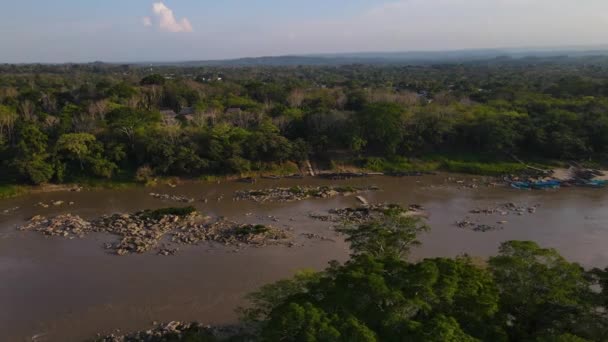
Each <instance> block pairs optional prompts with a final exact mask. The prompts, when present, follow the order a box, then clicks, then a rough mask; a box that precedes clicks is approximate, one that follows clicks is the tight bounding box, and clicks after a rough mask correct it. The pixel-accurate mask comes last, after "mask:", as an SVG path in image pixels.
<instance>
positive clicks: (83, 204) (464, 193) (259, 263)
mask: <svg viewBox="0 0 608 342" xmlns="http://www.w3.org/2000/svg"><path fill="white" fill-rule="evenodd" d="M448 177H450V178H456V179H461V180H466V182H467V183H471V182H473V178H471V177H466V176H455V175H451V176H448V175H435V176H424V177H406V178H391V177H370V178H361V179H352V180H345V181H329V180H321V179H312V178H310V179H304V180H295V179H289V180H287V179H285V180H262V181H260V182H258V183H257V184H243V183H237V182H222V183H221V184H215V183H189V184H183V185H179V186H177V187H176V188H170V187H168V186H159V187H156V188H133V189H126V190H98V191H82V192H53V193H39V194H33V195H28V196H25V197H20V198H16V199H11V200H3V201H0V341H7V342H10V341H83V340H86V339H87V338H91V337H94V336H95V335H96V334H97V333H110V332H112V331H113V329H120V330H121V331H123V332H125V331H133V330H141V329H147V328H149V327H151V325H152V322H154V321H157V322H166V321H172V320H184V321H201V322H205V323H209V324H230V323H234V322H235V321H236V319H237V315H236V313H235V308H237V307H238V306H239V305H242V304H244V296H245V295H246V294H247V293H249V292H251V291H253V290H255V289H257V288H258V287H259V286H261V285H263V284H267V283H270V282H273V281H276V280H278V279H281V278H285V277H289V276H291V275H293V274H294V273H295V272H296V271H298V270H302V269H319V270H320V269H323V268H324V267H325V266H326V265H327V262H328V261H330V260H340V261H343V260H345V259H346V258H347V257H348V246H347V245H346V244H345V243H344V242H343V241H342V240H341V239H340V237H339V236H337V235H336V234H335V233H334V232H333V231H332V230H331V229H330V226H331V223H327V222H320V221H316V220H313V219H311V218H310V217H309V213H311V212H314V213H324V212H326V211H327V210H329V209H331V208H342V207H352V206H355V205H357V200H356V198H355V197H354V196H349V197H337V198H331V199H310V200H305V201H300V202H289V203H255V202H252V201H239V202H235V201H233V200H232V196H233V194H234V191H236V190H242V189H250V188H268V187H277V186H293V185H336V184H339V185H376V186H379V187H380V188H381V189H382V190H381V191H378V192H371V193H366V194H364V196H365V197H366V198H367V199H368V200H369V201H370V202H372V203H373V202H395V203H400V204H404V205H408V204H420V205H422V206H424V208H425V209H426V211H427V212H428V214H429V218H428V223H429V225H430V226H431V227H432V230H431V231H430V232H429V233H426V234H424V235H423V236H421V241H422V242H423V245H422V246H421V247H419V248H417V249H416V250H415V251H414V253H413V255H412V257H413V258H418V259H419V258H424V257H436V256H456V255H460V254H463V253H468V254H470V255H473V256H479V257H487V256H490V255H493V254H495V253H496V251H497V248H498V246H499V244H500V243H501V242H502V241H506V240H533V241H536V242H538V243H539V244H541V245H542V246H545V247H553V248H556V249H557V250H558V251H559V252H561V253H562V254H563V255H564V256H565V257H567V258H569V259H570V260H573V261H577V262H579V263H581V264H583V265H584V266H586V267H595V266H601V267H605V266H608V248H606V246H607V245H608V211H606V210H605V208H606V205H607V204H608V190H601V189H599V190H598V189H583V188H565V189H561V190H557V191H555V190H549V191H519V190H514V189H510V188H506V187H486V186H480V187H478V188H475V189H471V188H465V187H463V186H461V185H459V184H458V183H456V182H455V181H454V179H448ZM150 192H157V193H169V194H178V195H185V196H188V197H193V198H196V199H202V198H207V199H208V202H207V203H204V202H203V201H197V202H196V203H195V206H196V207H197V208H198V209H199V210H200V211H201V212H203V213H205V214H209V215H212V216H226V217H228V218H230V219H232V220H235V221H239V222H247V223H262V224H272V225H275V226H279V227H283V226H289V227H291V228H292V229H293V231H294V235H295V236H296V242H297V246H296V247H292V248H290V247H287V246H268V247H261V248H251V247H249V248H244V249H241V250H239V251H235V249H234V247H223V246H220V245H217V244H202V245H198V246H187V247H180V251H179V253H178V254H177V255H176V256H171V257H165V256H157V255H155V253H154V252H150V253H148V254H143V255H128V256H123V257H118V256H115V255H111V254H109V253H108V251H106V250H104V249H103V247H102V245H103V243H104V242H108V241H113V240H114V239H115V237H112V236H110V235H105V234H94V235H88V236H86V237H85V238H83V239H73V240H69V239H64V238H58V237H52V238H51V237H44V236H42V235H40V234H38V233H35V232H22V231H18V230H17V229H16V228H17V227H18V226H19V225H21V224H22V223H23V222H25V220H27V219H29V218H30V217H32V216H33V215H36V214H42V215H47V216H52V215H56V214H60V213H67V212H70V213H73V214H77V215H80V216H82V217H84V218H87V219H91V218H95V217H97V216H100V215H103V214H110V213H116V212H124V213H128V212H133V211H137V210H141V209H154V208H161V207H167V206H178V205H182V204H179V203H175V202H169V201H162V200H159V199H155V198H153V197H151V196H149V195H148V194H149V193H150ZM221 196H223V199H221V200H219V201H218V198H219V197H221ZM56 200H61V201H65V203H68V202H70V201H73V202H74V204H73V205H67V204H66V205H62V206H50V207H49V208H42V207H40V206H37V205H36V204H37V203H39V202H44V203H49V202H51V201H56ZM507 202H512V203H515V204H516V205H525V206H533V205H536V204H540V207H539V208H538V209H537V211H536V213H535V214H527V213H526V214H524V215H521V216H518V215H514V214H510V215H507V216H500V215H499V214H493V215H472V214H469V211H470V210H472V209H475V208H490V207H496V206H497V205H500V204H503V203H507ZM14 207H19V209H17V210H15V211H12V212H9V213H3V211H4V210H5V209H9V208H14ZM269 216H271V217H274V218H275V219H276V220H278V222H275V221H273V220H272V219H271V218H269ZM467 216H468V217H470V218H471V219H473V220H477V221H479V222H480V223H487V224H493V225H496V222H498V221H503V220H504V221H508V222H507V223H506V224H504V229H502V230H497V231H489V232H485V233H481V232H473V231H469V230H463V229H460V228H458V227H456V226H455V224H454V223H455V222H456V221H458V220H462V219H464V218H465V217H467ZM301 233H314V234H319V235H322V236H324V237H328V238H331V239H334V240H335V241H320V240H309V239H307V238H306V237H303V236H301V235H300V234H301Z"/></svg>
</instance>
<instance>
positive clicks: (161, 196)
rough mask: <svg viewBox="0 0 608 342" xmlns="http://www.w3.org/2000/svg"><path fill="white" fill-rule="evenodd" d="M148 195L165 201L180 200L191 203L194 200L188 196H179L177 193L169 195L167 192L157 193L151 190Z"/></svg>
mask: <svg viewBox="0 0 608 342" xmlns="http://www.w3.org/2000/svg"><path fill="white" fill-rule="evenodd" d="M149 195H150V196H152V197H154V198H157V199H160V200H167V201H174V202H181V203H192V202H194V198H190V197H186V196H179V195H169V194H157V193H154V192H151V193H150V194H149Z"/></svg>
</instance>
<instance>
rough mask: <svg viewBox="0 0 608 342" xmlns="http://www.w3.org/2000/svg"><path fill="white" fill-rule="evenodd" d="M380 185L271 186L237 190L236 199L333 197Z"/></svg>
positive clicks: (266, 199) (298, 199) (286, 199)
mask: <svg viewBox="0 0 608 342" xmlns="http://www.w3.org/2000/svg"><path fill="white" fill-rule="evenodd" d="M377 190H379V188H378V187H374V186H370V187H352V186H339V187H338V186H336V187H333V186H320V187H310V186H295V187H291V188H271V189H261V190H244V191H237V192H236V193H235V196H234V198H235V199H236V200H253V201H256V202H268V201H272V202H292V201H301V200H305V199H309V198H331V197H336V196H348V195H353V194H358V193H361V192H365V191H377Z"/></svg>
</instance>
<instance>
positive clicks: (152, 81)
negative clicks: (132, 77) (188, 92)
mask: <svg viewBox="0 0 608 342" xmlns="http://www.w3.org/2000/svg"><path fill="white" fill-rule="evenodd" d="M139 83H140V84H141V85H161V86H162V85H164V84H165V78H164V77H163V75H160V74H152V75H148V76H146V77H144V78H142V79H141V82H139Z"/></svg>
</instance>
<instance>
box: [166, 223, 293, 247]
mask: <svg viewBox="0 0 608 342" xmlns="http://www.w3.org/2000/svg"><path fill="white" fill-rule="evenodd" d="M289 237H290V236H289V234H288V233H287V232H286V231H284V230H282V229H280V228H275V227H271V226H265V225H251V224H240V223H237V222H233V221H229V220H225V219H220V220H218V221H215V222H210V223H195V222H190V223H188V224H186V225H183V226H181V227H179V228H178V229H177V230H176V231H175V232H174V233H173V236H172V237H171V241H173V242H175V243H181V244H197V243H199V242H202V241H214V242H219V243H222V244H225V245H242V244H246V245H253V246H264V245H268V244H279V243H285V242H287V239H289Z"/></svg>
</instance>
